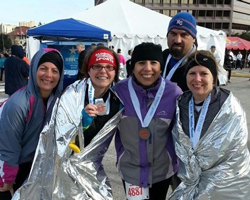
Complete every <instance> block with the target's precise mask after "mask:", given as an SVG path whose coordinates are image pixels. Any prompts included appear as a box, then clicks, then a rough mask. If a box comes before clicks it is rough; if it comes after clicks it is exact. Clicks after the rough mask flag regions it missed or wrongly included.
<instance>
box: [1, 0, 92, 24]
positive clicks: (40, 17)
mask: <svg viewBox="0 0 250 200" xmlns="http://www.w3.org/2000/svg"><path fill="white" fill-rule="evenodd" d="M93 6H94V0H3V1H1V4H0V7H1V12H0V24H12V25H19V22H21V21H25V22H30V21H35V25H36V26H37V25H38V23H39V22H41V23H42V24H44V23H49V22H52V21H55V20H58V19H65V18H69V17H72V16H73V15H75V14H76V13H79V12H82V11H84V10H86V9H88V8H91V7H93Z"/></svg>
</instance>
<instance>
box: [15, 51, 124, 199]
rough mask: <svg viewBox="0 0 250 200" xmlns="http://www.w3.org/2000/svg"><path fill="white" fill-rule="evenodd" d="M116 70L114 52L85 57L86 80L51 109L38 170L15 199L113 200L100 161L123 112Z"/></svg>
mask: <svg viewBox="0 0 250 200" xmlns="http://www.w3.org/2000/svg"><path fill="white" fill-rule="evenodd" d="M118 66H119V61H118V57H117V55H116V53H115V52H113V51H111V50H109V49H108V48H106V47H104V46H100V47H97V48H95V49H94V50H92V51H90V52H89V53H88V54H87V55H86V57H85V59H84V61H83V66H82V68H81V73H82V74H83V77H84V78H83V79H82V80H77V81H76V82H75V83H73V84H71V85H69V86H68V87H67V88H66V90H65V91H64V93H63V94H62V96H61V97H60V100H59V101H58V102H57V104H56V105H55V106H54V112H53V114H52V116H51V121H50V124H49V125H48V126H47V127H45V128H44V130H43V131H42V133H41V135H42V137H41V138H40V141H39V144H38V147H37V152H36V158H35V160H34V163H33V165H34V166H36V167H34V168H33V169H32V172H31V173H30V176H29V179H28V180H27V183H26V184H25V186H24V187H22V189H21V190H20V194H19V195H20V197H19V198H16V199H15V200H17V199H27V198H29V199H37V198H36V197H37V196H39V198H40V197H41V198H42V199H83V200H84V199H95V200H101V199H107V200H109V199H113V198H112V191H111V186H110V183H109V180H108V178H107V176H106V174H105V172H104V169H103V166H102V164H101V161H102V158H103V156H104V154H105V152H106V151H107V149H108V148H107V147H108V146H109V144H110V142H111V140H112V136H113V134H114V131H115V128H116V125H117V123H118V121H119V116H120V115H119V113H120V112H121V111H120V110H121V109H120V108H121V107H122V106H121V105H122V104H121V102H120V100H119V98H118V97H117V96H116V94H115V93H114V92H113V91H112V89H111V88H110V87H111V86H112V84H113V83H114V82H116V81H117V80H118V71H119V67H118ZM87 110H91V112H92V114H91V113H90V116H89V115H88V114H87V113H89V112H88V111H87ZM94 115H96V116H95V117H91V116H94ZM41 188H42V189H41ZM62 197H65V198H62Z"/></svg>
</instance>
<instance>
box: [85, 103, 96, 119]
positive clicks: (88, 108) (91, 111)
mask: <svg viewBox="0 0 250 200" xmlns="http://www.w3.org/2000/svg"><path fill="white" fill-rule="evenodd" d="M84 110H85V112H86V113H87V114H88V115H89V116H90V117H95V116H96V115H97V114H98V111H97V107H96V105H94V104H91V103H90V104H88V105H87V106H86V107H85V109H84Z"/></svg>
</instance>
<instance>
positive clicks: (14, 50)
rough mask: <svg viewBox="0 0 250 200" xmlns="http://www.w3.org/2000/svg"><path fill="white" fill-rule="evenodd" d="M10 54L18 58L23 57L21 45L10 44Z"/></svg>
mask: <svg viewBox="0 0 250 200" xmlns="http://www.w3.org/2000/svg"><path fill="white" fill-rule="evenodd" d="M11 55H14V56H17V57H18V58H20V59H23V57H24V50H23V48H22V47H21V46H18V45H12V46H11Z"/></svg>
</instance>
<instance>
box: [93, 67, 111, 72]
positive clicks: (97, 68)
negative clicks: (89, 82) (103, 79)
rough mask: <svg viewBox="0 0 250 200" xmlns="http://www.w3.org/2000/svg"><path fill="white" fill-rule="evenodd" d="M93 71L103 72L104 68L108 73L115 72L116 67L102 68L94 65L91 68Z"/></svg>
mask: <svg viewBox="0 0 250 200" xmlns="http://www.w3.org/2000/svg"><path fill="white" fill-rule="evenodd" d="M91 68H92V69H93V70H96V71H101V70H102V69H103V68H104V69H105V70H106V71H109V72H110V71H114V70H115V67H114V66H112V65H107V66H105V67H103V66H101V65H93V66H92V67H91Z"/></svg>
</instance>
